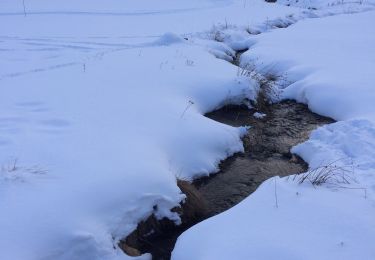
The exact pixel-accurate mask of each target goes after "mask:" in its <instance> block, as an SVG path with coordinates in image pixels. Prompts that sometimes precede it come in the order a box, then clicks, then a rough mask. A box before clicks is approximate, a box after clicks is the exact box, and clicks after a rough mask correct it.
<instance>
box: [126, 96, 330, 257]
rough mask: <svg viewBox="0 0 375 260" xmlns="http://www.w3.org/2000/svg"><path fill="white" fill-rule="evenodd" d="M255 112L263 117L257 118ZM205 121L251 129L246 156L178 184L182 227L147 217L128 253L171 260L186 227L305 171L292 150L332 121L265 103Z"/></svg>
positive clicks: (298, 107) (289, 105)
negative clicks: (271, 180) (260, 188)
mask: <svg viewBox="0 0 375 260" xmlns="http://www.w3.org/2000/svg"><path fill="white" fill-rule="evenodd" d="M255 112H258V113H262V114H264V117H262V118H259V117H255V116H254V113H255ZM206 116H207V117H208V118H211V119H213V120H216V121H218V122H221V123H224V124H228V125H232V126H244V125H249V126H251V128H250V130H249V131H248V132H247V134H246V135H245V136H244V138H243V143H244V148H245V152H244V153H238V154H235V155H234V156H232V157H230V158H228V159H226V160H224V161H223V162H222V163H221V164H220V169H221V170H220V172H219V173H217V174H214V175H212V176H210V177H205V178H202V179H198V180H196V181H195V182H194V183H193V184H189V183H187V182H179V183H178V184H179V187H180V188H181V190H182V191H183V192H184V193H185V194H187V202H186V203H185V204H184V205H183V206H182V209H175V210H176V211H177V212H179V213H180V214H181V216H182V225H180V226H175V225H174V224H173V223H171V222H170V221H168V220H166V219H164V220H162V221H157V220H156V219H155V217H153V216H151V217H150V218H149V219H147V220H146V221H145V222H142V223H140V224H139V225H138V228H137V230H135V231H134V232H133V233H132V234H130V235H129V236H128V237H127V238H126V239H124V240H123V241H121V242H120V247H121V248H122V249H123V250H124V251H125V252H126V253H128V254H130V255H139V254H140V253H151V254H152V256H153V257H152V259H154V260H168V259H170V257H171V252H172V250H173V248H174V245H175V242H176V240H177V238H178V236H179V235H180V234H181V233H183V232H184V231H185V230H187V229H188V228H189V227H191V226H193V225H194V224H196V223H198V222H200V221H203V220H204V219H206V218H209V217H211V216H214V215H216V214H219V213H221V212H223V211H225V210H227V209H229V208H231V207H232V206H234V205H236V204H237V203H239V202H240V201H241V200H243V199H244V198H246V197H247V196H249V195H250V194H251V193H252V192H254V191H255V190H256V188H257V187H258V186H259V185H260V184H261V183H262V182H263V181H265V180H267V179H269V178H271V177H273V176H287V175H291V174H297V173H302V172H305V171H306V170H307V165H306V163H305V162H304V161H303V160H302V159H300V158H299V157H298V156H296V155H293V154H291V153H290V149H291V148H292V147H293V146H295V145H296V144H298V143H302V142H304V141H305V140H307V139H308V136H309V134H310V132H311V131H312V130H314V129H316V128H317V127H319V126H321V125H324V124H329V123H332V122H333V120H332V119H329V118H325V117H322V116H319V115H317V114H315V113H312V112H311V111H310V110H309V109H308V108H307V106H305V105H303V104H298V103H296V102H294V101H290V100H288V101H283V102H280V103H277V104H265V105H263V106H262V110H261V111H256V110H249V109H248V108H247V107H245V106H226V107H223V108H221V109H219V110H216V111H214V112H211V113H209V114H207V115H206Z"/></svg>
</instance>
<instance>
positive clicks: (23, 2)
mask: <svg viewBox="0 0 375 260" xmlns="http://www.w3.org/2000/svg"><path fill="white" fill-rule="evenodd" d="M22 5H23V14H24V15H25V17H26V5H25V0H22Z"/></svg>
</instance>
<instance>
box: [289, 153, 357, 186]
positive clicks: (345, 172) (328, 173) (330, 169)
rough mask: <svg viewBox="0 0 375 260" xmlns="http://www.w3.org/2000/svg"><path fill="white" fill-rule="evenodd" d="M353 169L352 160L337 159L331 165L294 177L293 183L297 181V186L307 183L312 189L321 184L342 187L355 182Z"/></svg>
mask: <svg viewBox="0 0 375 260" xmlns="http://www.w3.org/2000/svg"><path fill="white" fill-rule="evenodd" d="M354 169H355V165H354V163H353V161H352V160H348V159H338V160H335V161H333V162H331V163H328V164H325V165H321V166H318V167H316V168H313V169H310V170H309V171H307V172H305V173H302V174H298V175H294V176H293V181H297V183H299V184H302V183H305V182H308V183H311V185H313V186H314V187H315V186H320V185H323V184H329V185H334V186H338V187H342V185H348V184H351V183H353V182H356V181H355V178H354Z"/></svg>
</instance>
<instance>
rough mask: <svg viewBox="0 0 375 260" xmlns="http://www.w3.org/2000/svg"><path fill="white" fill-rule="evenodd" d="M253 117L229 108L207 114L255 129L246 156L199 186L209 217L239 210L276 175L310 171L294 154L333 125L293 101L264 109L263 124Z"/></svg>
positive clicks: (246, 141) (231, 160)
mask: <svg viewBox="0 0 375 260" xmlns="http://www.w3.org/2000/svg"><path fill="white" fill-rule="evenodd" d="M254 112H255V110H249V109H247V108H246V107H242V106H228V107H224V108H222V109H220V110H217V111H214V112H212V113H209V114H207V115H206V116H207V117H209V118H211V119H213V120H216V121H219V122H222V123H225V124H228V125H232V126H243V125H249V126H251V128H250V130H249V131H248V133H247V135H246V136H245V137H244V138H243V142H244V148H245V152H244V153H243V154H236V155H235V156H233V157H231V158H229V159H227V160H225V161H223V162H222V163H221V165H220V169H221V170H220V172H219V173H218V174H215V175H212V176H211V177H207V178H203V179H200V180H197V181H196V182H195V183H194V184H195V186H196V187H197V189H198V190H199V192H200V193H201V195H202V196H203V198H204V199H205V200H206V201H207V205H208V208H209V213H210V215H215V214H218V213H220V212H223V211H224V210H226V209H228V208H230V207H232V206H234V205H236V204H237V203H239V202H240V201H241V200H243V199H244V198H245V197H247V196H248V195H249V194H251V193H252V192H254V191H255V190H256V188H257V187H258V186H259V185H260V184H261V183H262V182H263V181H265V180H267V179H269V178H271V177H273V176H286V175H291V174H295V173H301V172H304V171H306V170H307V165H306V164H305V163H304V162H303V161H302V160H301V159H300V158H299V157H298V156H296V155H292V154H291V153H290V149H291V148H292V147H293V146H295V145H297V144H299V143H302V142H304V141H305V140H307V139H308V136H309V134H310V132H311V131H312V130H314V129H316V128H317V127H318V126H320V125H324V124H328V123H332V122H333V121H332V120H331V119H329V118H325V117H322V116H319V115H317V114H315V113H312V112H311V111H309V110H308V108H307V107H306V106H305V105H302V104H298V103H296V102H294V101H283V102H281V103H277V104H271V105H266V106H264V107H263V111H261V112H262V113H264V114H266V116H265V117H264V118H262V119H257V118H255V117H254V116H253V114H254Z"/></svg>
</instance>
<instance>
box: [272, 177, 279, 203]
mask: <svg viewBox="0 0 375 260" xmlns="http://www.w3.org/2000/svg"><path fill="white" fill-rule="evenodd" d="M273 179H274V181H275V206H276V208H279V202H278V198H277V186H276V177H274V178H273Z"/></svg>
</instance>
